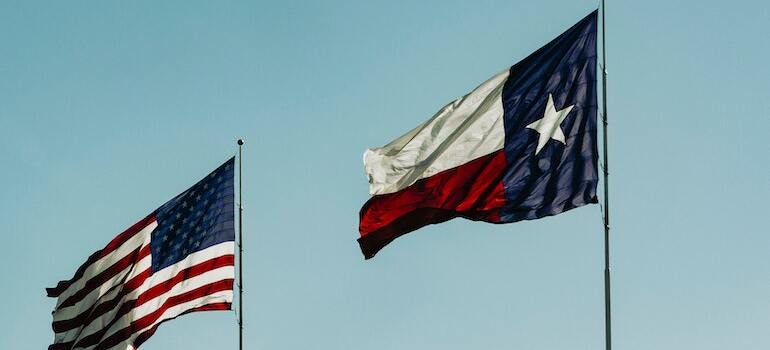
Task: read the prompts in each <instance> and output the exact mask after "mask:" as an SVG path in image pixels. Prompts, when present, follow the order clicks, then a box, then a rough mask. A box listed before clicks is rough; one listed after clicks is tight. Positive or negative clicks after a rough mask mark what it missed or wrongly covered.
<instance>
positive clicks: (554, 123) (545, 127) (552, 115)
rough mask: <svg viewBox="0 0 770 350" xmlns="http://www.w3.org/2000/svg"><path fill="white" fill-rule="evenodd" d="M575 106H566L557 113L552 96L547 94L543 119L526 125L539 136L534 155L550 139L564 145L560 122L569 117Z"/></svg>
mask: <svg viewBox="0 0 770 350" xmlns="http://www.w3.org/2000/svg"><path fill="white" fill-rule="evenodd" d="M572 107H575V105H571V106H567V107H565V108H564V109H562V110H560V111H557V110H556V106H554V105H553V96H552V95H551V94H548V103H546V105H545V113H543V118H541V119H538V120H536V121H535V122H534V123H532V124H529V125H527V129H532V130H535V131H537V132H538V133H539V134H540V136H539V137H538V139H537V149H536V150H535V155H537V154H538V153H540V150H541V149H543V147H544V146H545V144H546V142H548V140H550V139H554V140H556V141H559V142H561V143H564V142H565V141H564V132H562V131H561V122H563V121H564V118H566V117H567V115H569V112H570V111H571V110H572Z"/></svg>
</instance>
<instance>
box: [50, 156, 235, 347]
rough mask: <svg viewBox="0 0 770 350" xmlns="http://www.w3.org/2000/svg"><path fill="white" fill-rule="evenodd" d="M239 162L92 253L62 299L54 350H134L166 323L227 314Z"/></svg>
mask: <svg viewBox="0 0 770 350" xmlns="http://www.w3.org/2000/svg"><path fill="white" fill-rule="evenodd" d="M234 160H235V159H234V158H231V159H230V160H228V161H227V162H225V163H224V164H222V165H221V166H220V167H219V168H217V169H216V170H214V171H213V172H212V173H211V174H209V175H207V176H206V177H205V178H203V179H202V180H200V181H199V182H198V183H196V184H195V185H194V186H192V187H191V188H190V189H188V190H187V191H184V192H182V193H181V194H179V195H178V196H176V197H174V199H172V200H170V201H168V202H167V203H166V204H163V205H162V206H161V207H160V208H158V209H157V210H155V211H154V212H153V213H152V214H150V215H149V216H147V217H146V218H144V219H142V220H141V221H139V222H138V223H136V224H134V225H133V226H131V227H130V228H128V229H127V230H125V231H124V232H122V233H121V234H119V235H118V236H117V237H115V238H114V239H113V240H112V241H111V242H110V243H108V244H107V246H106V247H104V248H103V249H101V250H99V251H97V252H95V253H94V254H92V255H91V256H90V257H89V258H88V260H87V261H86V263H85V264H83V265H82V266H81V267H80V268H79V269H78V270H77V272H76V273H75V275H74V277H73V278H72V279H70V280H68V281H61V282H59V284H58V285H57V286H56V287H54V288H48V289H47V292H48V296H49V297H56V298H58V301H57V304H56V308H55V309H54V311H53V330H54V342H53V344H52V345H50V346H49V347H48V348H49V350H64V349H88V350H106V349H120V350H125V349H136V348H137V347H139V345H140V344H142V343H143V342H144V341H146V340H147V339H148V338H149V337H150V336H151V335H152V334H153V333H154V332H155V331H156V330H157V328H158V326H159V325H160V324H161V323H162V322H164V321H167V320H170V319H173V318H176V317H178V316H180V315H182V314H186V313H189V312H194V311H207V310H229V309H230V308H231V303H232V300H233V281H234V263H235V256H234V251H235V242H234V241H235V230H234V220H233V219H234V218H233V215H234V188H233V184H234V181H233V177H234V169H233V168H234Z"/></svg>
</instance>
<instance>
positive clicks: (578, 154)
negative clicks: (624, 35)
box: [358, 11, 598, 259]
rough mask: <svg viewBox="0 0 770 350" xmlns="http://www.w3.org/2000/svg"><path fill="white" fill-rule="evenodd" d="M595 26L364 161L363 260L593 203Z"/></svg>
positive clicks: (581, 27) (564, 38)
mask: <svg viewBox="0 0 770 350" xmlns="http://www.w3.org/2000/svg"><path fill="white" fill-rule="evenodd" d="M596 22H597V11H594V12H593V13H591V14H589V15H588V16H586V17H585V18H583V19H582V20H581V21H580V22H578V23H577V24H575V25H574V26H572V28H570V29H568V30H567V31H566V32H564V33H563V34H561V35H559V36H558V37H557V38H556V39H554V40H553V41H551V42H550V43H548V44H547V45H545V46H543V47H542V48H540V49H539V50H537V51H535V52H534V53H533V54H531V55H529V57H527V58H525V59H524V60H522V61H521V62H519V63H517V64H515V65H514V66H512V67H510V68H509V69H506V70H504V71H502V72H500V73H498V74H496V75H494V76H493V77H492V78H490V79H489V80H487V81H485V82H484V83H482V84H481V85H479V86H478V87H477V88H476V89H474V90H473V91H471V92H470V93H469V94H467V95H465V96H463V97H461V98H459V99H457V100H454V101H452V102H451V103H449V104H448V105H446V106H444V108H442V109H441V110H440V111H438V113H436V114H435V115H434V116H433V117H432V118H430V119H429V120H428V121H426V122H424V123H422V124H421V125H419V126H417V127H416V128H414V129H413V130H412V131H409V132H408V133H406V134H404V135H403V136H401V137H399V138H397V139H395V140H393V141H392V142H390V143H389V144H387V145H385V146H382V147H380V148H374V149H369V150H367V151H366V152H365V153H364V167H365V169H366V174H367V175H368V178H369V193H370V194H371V195H372V197H371V198H370V199H369V201H367V202H366V204H364V206H363V208H361V213H360V219H361V222H360V224H359V232H360V234H361V237H360V238H359V239H358V243H359V245H360V246H361V251H362V252H363V254H364V257H365V258H366V259H369V258H372V257H373V256H374V255H375V254H376V253H377V252H378V251H379V250H380V249H382V248H383V247H384V246H385V245H387V244H389V243H390V242H391V241H393V240H394V239H396V238H398V237H399V236H401V235H403V234H405V233H408V232H411V231H414V230H416V229H418V228H420V227H423V226H426V225H430V224H436V223H440V222H444V221H447V220H450V219H453V218H456V217H462V218H466V219H470V220H476V221H485V222H491V223H498V224H500V223H510V222H515V221H520V220H531V219H537V218H542V217H545V216H550V215H556V214H559V213H562V212H564V211H567V210H570V209H573V208H577V207H580V206H583V205H586V204H589V203H596V202H597V197H596V185H597V182H598V170H597V162H598V152H597V144H596V129H597V125H596V114H597V102H596V56H597V54H596Z"/></svg>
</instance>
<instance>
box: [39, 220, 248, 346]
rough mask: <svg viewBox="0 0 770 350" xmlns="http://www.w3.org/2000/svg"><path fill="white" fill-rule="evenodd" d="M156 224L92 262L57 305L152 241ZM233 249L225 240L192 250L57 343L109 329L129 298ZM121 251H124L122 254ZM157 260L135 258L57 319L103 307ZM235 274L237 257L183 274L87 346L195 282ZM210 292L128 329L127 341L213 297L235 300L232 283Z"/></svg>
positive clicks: (57, 337)
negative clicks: (191, 274) (199, 271)
mask: <svg viewBox="0 0 770 350" xmlns="http://www.w3.org/2000/svg"><path fill="white" fill-rule="evenodd" d="M156 227H157V222H155V221H153V222H151V223H150V224H149V225H148V226H146V227H145V228H144V229H142V230H141V231H140V232H137V234H136V235H134V236H133V237H131V238H130V239H128V240H127V241H126V242H124V243H123V244H122V245H121V246H120V247H118V248H117V249H115V250H114V251H113V252H111V253H109V254H107V255H106V256H104V257H103V258H101V259H99V260H97V261H96V262H94V263H93V264H91V265H90V266H88V267H87V268H86V270H85V273H84V274H83V276H82V277H80V278H79V279H78V280H77V281H75V283H73V284H72V285H70V286H69V287H68V288H67V289H66V290H65V291H64V292H62V294H61V295H60V297H59V301H58V303H57V305H61V304H62V302H63V301H64V300H66V299H67V298H69V297H71V296H72V295H75V294H76V293H78V292H79V291H80V290H82V289H83V288H84V286H86V283H87V281H88V280H90V279H92V278H94V277H95V276H98V274H99V273H100V272H101V271H102V270H106V269H108V268H109V267H111V266H112V265H113V264H114V263H115V262H117V261H120V260H121V259H123V258H124V257H125V256H127V255H130V254H132V253H134V252H136V251H137V250H138V249H142V248H144V246H145V245H148V244H149V241H150V233H151V232H152V230H154V229H155V228H156ZM137 242H138V244H137ZM233 253H234V242H232V241H227V242H223V243H219V244H216V245H214V246H211V247H208V248H205V249H203V250H201V251H198V252H195V253H192V254H190V255H188V256H187V257H186V258H185V259H183V260H181V261H179V262H177V263H176V264H174V265H171V266H168V267H166V268H164V269H163V270H161V271H158V272H155V273H153V274H152V275H151V276H150V277H149V278H147V279H146V280H145V281H143V283H142V284H141V286H140V287H139V288H137V289H135V290H134V291H131V292H129V293H128V294H126V295H124V296H123V297H122V298H121V300H120V301H119V302H118V303H117V304H116V305H115V307H114V308H113V309H111V310H109V311H108V312H106V313H104V314H103V315H101V316H99V317H97V318H96V319H94V320H92V321H90V322H88V324H87V325H79V326H78V327H75V328H73V329H70V330H67V331H63V332H60V333H56V334H55V341H54V343H55V344H61V343H69V346H67V348H70V347H71V346H72V345H75V344H76V343H77V341H80V340H82V339H83V338H85V337H87V336H89V335H92V334H94V333H97V332H99V331H104V327H107V325H108V324H110V323H111V322H113V320H114V319H115V317H116V315H117V314H118V312H119V311H120V309H121V307H122V306H123V305H124V304H125V303H126V302H129V301H133V300H137V299H139V298H141V297H142V295H143V293H145V292H147V291H148V290H150V289H151V288H153V287H155V286H158V285H162V284H163V283H165V282H167V281H168V280H169V279H172V278H174V277H175V276H176V275H177V273H178V272H179V271H181V270H184V269H185V268H189V267H192V266H195V265H197V264H199V263H202V262H206V261H208V260H210V259H214V258H217V257H223V256H227V255H232V254H233ZM120 254H122V256H121V255H120ZM151 262H152V257H151V256H150V255H147V256H145V257H143V258H141V259H140V260H139V261H137V262H135V263H133V264H131V265H130V266H129V267H127V268H125V269H124V270H122V271H120V272H119V273H117V274H116V275H115V276H114V277H112V278H110V279H108V280H107V281H106V282H104V283H102V284H101V285H99V286H98V287H97V288H95V289H93V290H92V291H90V292H89V293H88V294H87V295H86V296H85V297H83V298H82V299H81V300H80V301H78V302H76V303H75V304H74V305H71V306H66V307H61V308H58V309H57V310H56V311H55V312H54V321H55V322H57V321H66V320H70V319H72V318H74V317H76V316H78V315H79V314H80V313H83V312H85V311H87V310H89V309H91V308H96V307H98V305H101V304H102V303H104V302H107V301H110V300H112V299H113V298H114V297H115V296H117V295H118V294H119V293H120V291H121V288H114V287H116V286H120V285H122V283H123V282H125V281H130V280H131V279H132V278H134V277H136V276H137V275H139V274H141V273H142V272H144V271H146V270H147V269H149V268H150V267H151ZM100 269H101V270H100ZM232 279H234V267H233V265H232V263H231V264H230V265H229V266H223V267H219V268H216V269H213V270H209V271H206V272H204V273H202V274H200V275H198V276H194V277H192V278H189V279H183V280H181V281H180V282H179V283H177V284H175V285H173V287H172V288H171V290H169V291H166V292H165V293H163V294H161V295H159V296H157V297H154V298H152V299H150V300H147V301H145V302H144V303H142V304H141V305H139V306H138V307H136V308H134V309H132V310H130V311H129V312H128V313H127V314H126V315H123V316H121V317H120V318H119V320H117V321H115V322H114V323H113V324H112V326H111V327H110V328H109V329H108V330H106V331H107V332H106V333H105V334H102V336H101V337H99V338H100V340H99V341H98V342H97V343H96V344H94V345H92V346H88V347H87V348H88V349H91V348H94V347H97V346H99V344H101V343H102V341H104V340H105V339H107V338H108V337H110V336H111V335H114V334H115V333H116V332H118V331H120V330H121V329H123V328H124V327H126V326H129V325H131V322H132V321H135V320H137V319H139V318H141V317H143V316H147V314H150V313H151V312H153V311H156V310H158V308H159V307H161V306H162V305H163V303H164V302H165V301H167V300H168V299H169V298H172V297H174V296H179V295H180V294H184V293H185V292H187V291H189V290H191V289H194V288H198V287H202V286H206V285H208V284H211V283H215V282H218V281H219V282H221V281H226V280H232ZM230 288H231V287H230ZM80 293H83V292H80ZM209 296H216V297H214V298H213V299H212V298H210V297H209ZM209 296H203V297H201V298H198V299H195V300H194V301H187V302H184V303H182V304H179V305H176V306H171V307H169V308H168V310H166V311H165V312H164V314H163V316H162V317H160V318H159V319H158V320H156V321H155V322H153V323H152V324H150V325H149V326H147V327H144V328H142V329H141V330H137V331H135V332H132V333H131V334H128V335H126V336H130V337H129V338H127V339H128V340H126V342H129V341H131V342H133V340H134V339H135V338H136V337H137V336H138V335H139V334H141V333H142V332H144V331H146V330H147V329H149V328H152V326H154V325H156V324H158V323H160V322H162V321H163V320H165V319H168V318H173V317H176V316H178V315H179V314H181V313H183V312H185V311H188V310H189V309H194V308H197V307H201V306H205V305H208V304H212V303H231V302H232V289H230V290H226V291H218V292H216V293H213V294H210V295H209ZM191 305H192V306H191ZM175 310H176V311H175ZM175 312H176V313H175ZM168 315H173V316H168ZM118 336H120V335H118ZM129 344H130V343H129ZM61 345H64V344H61ZM52 347H53V346H52ZM78 348H80V347H78ZM125 348H126V347H125V345H124V347H123V349H125Z"/></svg>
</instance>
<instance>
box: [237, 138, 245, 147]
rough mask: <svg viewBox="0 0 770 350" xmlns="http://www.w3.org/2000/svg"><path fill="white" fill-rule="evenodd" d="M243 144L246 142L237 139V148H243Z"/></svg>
mask: <svg viewBox="0 0 770 350" xmlns="http://www.w3.org/2000/svg"><path fill="white" fill-rule="evenodd" d="M244 143H246V141H243V139H238V146H243V144H244Z"/></svg>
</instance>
